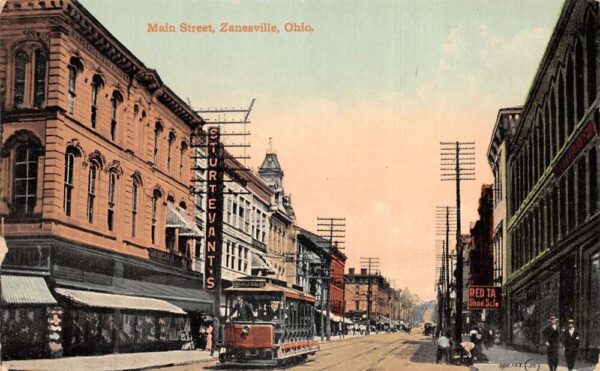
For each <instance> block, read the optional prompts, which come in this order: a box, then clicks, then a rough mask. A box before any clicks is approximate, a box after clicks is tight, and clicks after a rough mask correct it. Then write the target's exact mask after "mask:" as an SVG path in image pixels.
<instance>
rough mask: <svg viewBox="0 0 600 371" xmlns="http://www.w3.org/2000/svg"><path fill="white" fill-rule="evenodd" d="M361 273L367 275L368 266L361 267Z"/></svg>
mask: <svg viewBox="0 0 600 371" xmlns="http://www.w3.org/2000/svg"><path fill="white" fill-rule="evenodd" d="M360 274H362V275H363V276H366V275H367V268H361V269H360Z"/></svg>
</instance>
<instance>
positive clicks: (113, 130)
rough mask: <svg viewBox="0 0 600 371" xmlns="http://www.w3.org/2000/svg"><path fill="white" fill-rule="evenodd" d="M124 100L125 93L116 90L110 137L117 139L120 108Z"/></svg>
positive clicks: (112, 104) (112, 106)
mask: <svg viewBox="0 0 600 371" xmlns="http://www.w3.org/2000/svg"><path fill="white" fill-rule="evenodd" d="M122 102H123V95H121V93H119V92H118V91H116V90H115V91H114V92H113V95H112V99H111V114H110V138H111V139H112V140H115V139H116V137H117V126H118V124H117V121H118V117H119V114H118V109H119V106H120V105H121V103H122Z"/></svg>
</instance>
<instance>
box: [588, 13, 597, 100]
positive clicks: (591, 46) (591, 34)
mask: <svg viewBox="0 0 600 371" xmlns="http://www.w3.org/2000/svg"><path fill="white" fill-rule="evenodd" d="M585 44H586V46H585V49H586V51H587V53H586V54H587V88H588V106H590V105H591V104H592V103H593V102H594V100H596V53H597V51H596V22H595V21H594V18H593V17H592V16H589V17H588V19H587V27H586V31H585Z"/></svg>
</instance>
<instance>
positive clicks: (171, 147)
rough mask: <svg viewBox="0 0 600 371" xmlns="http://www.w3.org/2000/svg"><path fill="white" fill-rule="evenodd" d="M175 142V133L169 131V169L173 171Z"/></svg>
mask: <svg viewBox="0 0 600 371" xmlns="http://www.w3.org/2000/svg"><path fill="white" fill-rule="evenodd" d="M173 143H175V134H173V133H169V140H168V147H167V171H168V172H169V173H171V159H172V158H171V157H172V154H173Z"/></svg>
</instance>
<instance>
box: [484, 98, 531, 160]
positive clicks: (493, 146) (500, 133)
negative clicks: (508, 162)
mask: <svg viewBox="0 0 600 371" xmlns="http://www.w3.org/2000/svg"><path fill="white" fill-rule="evenodd" d="M522 112H523V106H515V107H506V108H500V109H499V110H498V115H497V116H496V123H495V124H494V129H493V130H492V136H491V138H490V143H489V145H488V150H487V157H488V162H490V163H492V158H493V157H494V156H495V155H496V153H497V152H498V147H499V146H500V144H501V143H502V142H503V141H504V140H505V134H506V129H510V130H511V132H512V131H514V130H515V129H516V128H515V127H509V128H506V127H504V122H505V121H504V118H505V117H506V116H507V115H517V114H519V115H520V114H521V113H522ZM509 124H511V123H509ZM512 124H513V125H514V126H516V125H518V121H517V120H515V122H514V123H512ZM513 125H511V126H513Z"/></svg>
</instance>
